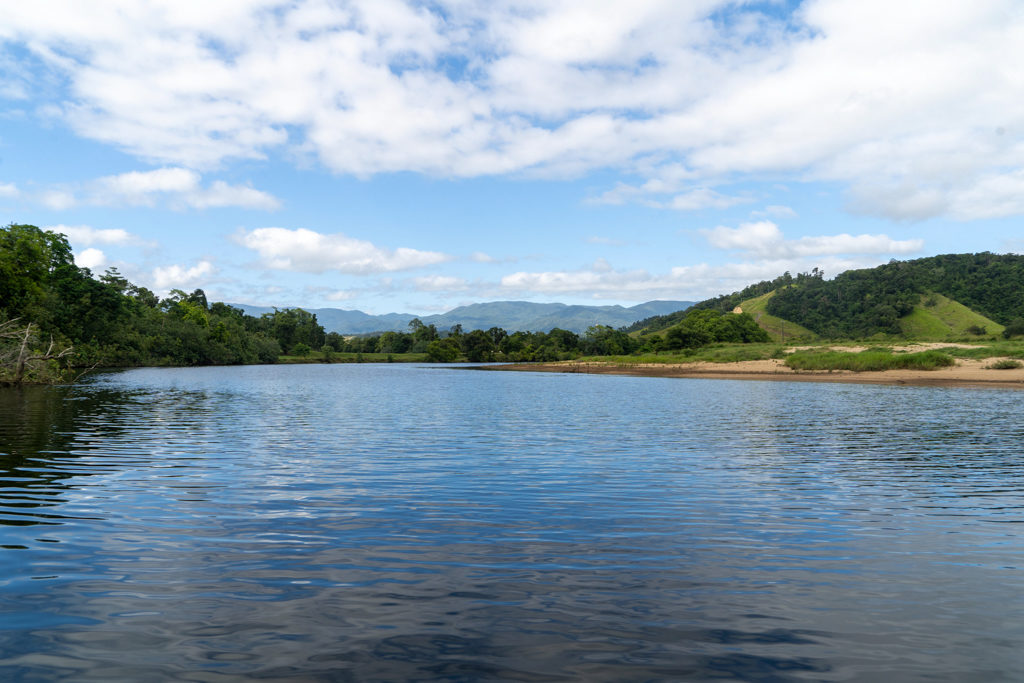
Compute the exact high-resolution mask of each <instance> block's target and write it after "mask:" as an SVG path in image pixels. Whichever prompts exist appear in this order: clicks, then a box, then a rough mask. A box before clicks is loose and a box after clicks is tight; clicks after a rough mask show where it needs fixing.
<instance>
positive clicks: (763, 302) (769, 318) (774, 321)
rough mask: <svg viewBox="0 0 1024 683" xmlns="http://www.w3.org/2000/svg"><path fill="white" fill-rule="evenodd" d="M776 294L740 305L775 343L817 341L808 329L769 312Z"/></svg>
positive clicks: (762, 296)
mask: <svg viewBox="0 0 1024 683" xmlns="http://www.w3.org/2000/svg"><path fill="white" fill-rule="evenodd" d="M773 296H775V292H768V293H767V294H762V295H761V296H758V297H754V298H753V299H747V300H746V301H743V302H741V303H740V304H739V306H740V308H741V309H742V310H743V312H744V313H748V314H749V315H750V316H751V317H753V318H754V321H755V322H756V323H757V324H758V325H759V326H760V327H761V329H763V330H764V331H765V332H767V333H768V334H769V336H771V338H772V339H774V340H775V341H780V342H789V343H794V342H804V341H811V340H813V339H816V338H817V336H818V335H816V334H814V333H813V332H811V331H810V330H808V329H807V328H806V327H801V326H800V325H797V324H796V323H794V322H790V321H788V320H783V319H782V318H779V317H777V316H774V315H772V314H771V313H769V312H768V310H767V309H768V301H769V299H771V298H772V297H773Z"/></svg>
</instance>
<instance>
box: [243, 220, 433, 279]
mask: <svg viewBox="0 0 1024 683" xmlns="http://www.w3.org/2000/svg"><path fill="white" fill-rule="evenodd" d="M235 241H236V242H237V243H238V244H241V245H242V246H244V247H246V248H248V249H252V250H253V251H255V252H256V253H258V254H259V255H260V257H261V259H262V261H263V265H264V266H265V267H266V268H270V269H273V270H292V271H299V272H304V273H324V272H326V271H337V272H340V273H349V274H354V275H367V274H372V273H384V272H391V271H398V270H410V269H413V268H420V267H423V266H429V265H433V264H436V263H442V262H444V261H449V260H451V257H450V256H448V255H447V254H442V253H439V252H435V251H420V250H417V249H409V248H406V247H399V248H398V249H385V248H382V247H378V246H376V245H374V244H373V243H371V242H367V241H364V240H358V239H355V238H352V237H348V236H347V235H343V234H340V233H336V234H332V235H324V234H321V233H318V232H314V231H312V230H307V229H305V228H299V229H297V230H289V229H287V228H257V229H255V230H251V231H248V232H246V231H241V232H240V233H238V234H237V235H236V236H235Z"/></svg>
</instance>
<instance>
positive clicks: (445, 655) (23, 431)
mask: <svg viewBox="0 0 1024 683" xmlns="http://www.w3.org/2000/svg"><path fill="white" fill-rule="evenodd" d="M1022 400H1024V393H1017V392H1009V391H991V390H990V391H984V390H977V391H976V390H968V389H930V388H913V387H878V386H851V385H839V384H835V385H828V384H796V383H793V384H790V383H781V382H764V383H762V382H731V381H709V380H661V379H645V378H630V377H607V376H605V377H601V376H585V375H550V374H529V373H490V372H475V371H465V370H453V369H441V368H419V367H412V366H401V365H334V366H289V367H242V368H201V369H186V370H182V369H166V370H140V371H131V372H125V373H120V374H114V375H105V376H98V377H94V378H93V379H92V380H91V381H90V382H89V383H88V384H86V385H82V386H78V387H74V388H31V389H24V390H21V391H18V390H3V391H0V545H2V548H0V680H4V681H50V680H61V679H65V680H74V681H112V680H131V681H163V680H186V681H213V682H220V681H233V680H242V679H262V680H313V681H315V680H326V681H347V680H353V681H363V680H390V681H405V680H517V681H562V680H587V681H642V680H750V681H791V680H794V681H795V680H800V681H804V680H812V681H813V680H820V681H861V680H863V681H867V680H887V681H913V680H940V681H990V680H991V681H998V680H1024V571H1022V568H1024V553H1022V550H1024V525H1022V524H1021V522H1022V521H1024V457H1022V448H1024V426H1022V420H1021V417H1022V410H1021V402H1022Z"/></svg>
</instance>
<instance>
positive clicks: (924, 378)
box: [482, 358, 1024, 389]
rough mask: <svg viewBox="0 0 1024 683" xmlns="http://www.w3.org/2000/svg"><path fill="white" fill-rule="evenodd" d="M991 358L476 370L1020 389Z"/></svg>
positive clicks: (1019, 378) (1019, 376)
mask: <svg viewBox="0 0 1024 683" xmlns="http://www.w3.org/2000/svg"><path fill="white" fill-rule="evenodd" d="M992 362H993V359H991V358H989V359H986V360H963V359H959V360H957V364H956V365H955V366H953V367H948V368H939V369H937V370H885V371H880V372H850V371H842V370H837V371H832V372H828V371H822V372H808V371H800V372H797V371H795V370H791V369H790V368H788V367H786V366H785V364H784V363H783V361H781V360H778V359H772V360H752V361H742V362H737V363H706V362H699V363H680V364H659V363H646V364H645V363H637V364H635V365H620V364H614V363H596V362H590V363H580V362H576V361H562V362H558V363H517V364H513V365H491V366H487V367H485V368H482V369H486V370H498V371H503V370H509V371H520V372H564V373H590V374H601V375H637V376H641V377H686V378H694V379H740V380H762V381H764V380H767V381H784V382H850V383H857V384H906V385H916V386H963V387H991V388H1003V389H1024V368H1017V369H1013V370H991V369H988V368H986V367H985V366H987V365H991V364H992Z"/></svg>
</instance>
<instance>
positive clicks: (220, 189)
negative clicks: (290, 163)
mask: <svg viewBox="0 0 1024 683" xmlns="http://www.w3.org/2000/svg"><path fill="white" fill-rule="evenodd" d="M201 180H202V176H200V175H199V174H198V173H196V172H195V171H191V170H188V169H185V168H160V169H156V170H153V171H130V172H128V173H121V174H119V175H112V176H106V177H103V178H98V179H97V180H95V181H93V182H92V183H90V184H89V185H88V186H87V188H86V200H85V201H86V203H88V204H99V205H102V206H123V205H127V206H154V205H156V204H157V203H158V202H161V201H163V202H167V203H169V204H170V205H171V206H172V207H189V208H194V209H206V208H211V207H227V206H237V207H240V208H244V209H263V210H273V209H276V208H278V207H280V205H281V202H280V201H279V200H278V199H277V198H275V197H273V196H272V195H269V194H267V193H266V192H261V191H259V190H256V189H253V188H252V187H249V186H248V185H229V184H228V183H226V182H224V181H223V180H216V181H214V182H213V184H212V185H210V186H209V187H203V186H202V184H201Z"/></svg>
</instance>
